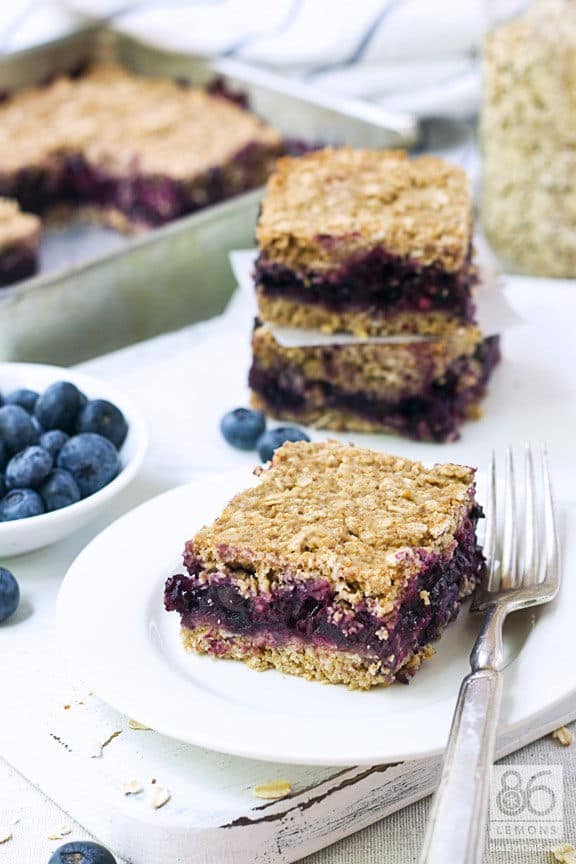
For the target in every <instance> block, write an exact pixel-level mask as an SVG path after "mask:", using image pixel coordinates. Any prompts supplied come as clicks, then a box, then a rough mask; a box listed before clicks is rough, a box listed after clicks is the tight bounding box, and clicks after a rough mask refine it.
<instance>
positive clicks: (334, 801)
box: [0, 280, 576, 864]
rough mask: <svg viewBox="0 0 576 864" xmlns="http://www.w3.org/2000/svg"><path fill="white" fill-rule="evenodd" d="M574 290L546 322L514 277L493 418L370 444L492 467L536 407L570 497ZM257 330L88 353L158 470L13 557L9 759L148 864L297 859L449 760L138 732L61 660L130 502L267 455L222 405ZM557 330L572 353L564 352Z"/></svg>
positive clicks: (241, 321)
mask: <svg viewBox="0 0 576 864" xmlns="http://www.w3.org/2000/svg"><path fill="white" fill-rule="evenodd" d="M570 289H571V290H572V291H573V286H568V285H566V284H562V283H557V284H554V283H549V284H548V285H547V288H546V291H547V293H546V298H545V303H546V309H547V311H546V320H545V323H544V324H543V323H542V314H541V312H542V305H543V303H544V296H543V294H542V285H541V284H540V285H539V284H537V283H536V282H535V281H534V280H517V281H516V282H515V284H514V285H513V286H511V297H512V299H513V300H514V302H515V303H516V302H517V303H518V304H519V306H521V311H522V313H523V314H524V315H525V317H527V318H528V324H527V325H526V326H525V327H523V328H519V329H518V330H517V331H514V332H511V333H510V334H508V336H507V339H506V343H505V352H506V354H507V359H506V361H505V365H504V367H503V368H502V370H501V372H500V373H499V375H498V378H497V379H496V381H495V384H494V388H493V392H492V395H491V397H490V399H489V400H488V404H487V408H486V411H487V414H486V419H485V420H484V421H482V422H481V423H479V424H475V425H471V426H469V427H468V428H467V429H466V431H465V433H464V438H463V440H462V441H461V442H458V443H456V444H453V445H447V446H446V447H438V446H437V445H436V446H435V445H418V444H414V443H410V442H404V441H401V440H400V439H396V438H379V439H376V438H374V437H371V438H366V439H365V440H366V441H367V442H369V443H370V444H374V443H375V442H376V443H377V445H378V446H380V447H386V448H388V449H391V450H394V451H395V452H399V453H403V454H405V455H408V456H413V455H418V456H420V457H421V458H424V459H447V460H448V459H455V460H457V459H460V460H463V461H468V462H469V463H472V464H474V463H476V464H483V463H485V462H486V457H487V455H488V453H489V451H490V449H491V447H492V446H494V445H496V446H498V445H500V444H502V443H504V442H508V441H512V442H514V441H521V440H522V438H523V437H524V436H525V434H526V432H527V421H528V418H529V422H530V434H531V436H532V437H546V438H548V440H549V441H550V445H551V450H552V453H553V456H554V465H555V468H556V471H555V480H556V486H557V489H558V490H559V492H560V497H562V498H564V499H565V500H570V498H573V496H574V493H573V490H572V485H571V484H572V482H573V477H574V475H575V472H574V467H575V456H574V449H573V442H572V440H571V430H572V429H573V428H574V423H573V420H574V416H573V412H574V409H575V405H576V398H574V397H575V395H576V394H575V393H574V386H575V385H574V378H573V374H572V373H573V367H574V362H573V352H574V348H573V345H572V344H571V342H570V340H569V339H568V329H569V327H571V326H572V324H571V323H570V321H573V320H574V317H573V316H574V312H575V311H576V309H575V308H574V307H575V306H576V294H575V293H573V294H570ZM563 330H564V331H566V332H564V333H563V332H562V331H563ZM248 333H249V322H248V320H247V318H246V315H245V314H244V313H243V310H242V309H239V308H237V307H236V308H235V309H233V310H232V312H231V313H230V314H229V315H228V316H227V318H225V319H223V320H221V321H218V322H213V323H211V324H208V325H201V326H199V327H197V328H192V329H191V330H189V331H187V332H182V333H180V334H176V335H174V336H168V337H162V338H160V339H159V340H155V342H154V343H150V344H148V345H142V346H136V347H134V348H132V349H128V350H127V351H125V352H122V353H120V354H118V355H116V356H111V357H109V358H102V359H100V360H98V361H94V362H93V363H91V364H87V365H86V367H85V368H86V369H87V370H89V371H90V372H92V373H93V374H100V375H101V376H102V377H105V378H109V379H110V380H114V383H115V384H116V386H118V387H122V388H124V389H125V390H126V393H127V395H128V394H129V395H130V396H131V398H133V399H134V400H137V401H139V402H140V404H141V406H142V408H143V410H144V411H145V413H146V415H147V416H148V418H149V420H150V424H151V431H152V446H151V451H150V454H149V457H148V459H147V462H146V466H145V469H144V471H143V473H142V476H141V478H140V479H139V480H138V481H137V483H136V484H135V485H134V486H133V487H132V489H131V490H128V491H127V492H126V493H125V495H124V497H123V499H122V500H119V501H118V502H117V504H115V507H114V510H113V511H112V510H111V511H110V512H109V513H108V514H107V515H106V518H105V519H102V520H101V521H100V523H98V524H93V525H92V526H91V527H90V528H89V529H87V530H86V531H84V532H83V533H82V534H80V535H77V536H75V537H74V538H71V539H70V540H68V541H65V542H64V543H62V544H60V545H58V546H56V547H52V548H51V549H48V550H44V551H41V552H38V553H34V554H32V555H29V556H26V557H23V558H20V559H15V560H13V561H7V562H3V563H5V564H6V565H7V566H10V567H12V569H13V570H14V571H15V573H16V574H17V575H18V577H19V579H20V582H21V585H22V589H23V601H22V604H21V608H20V610H19V612H18V614H17V616H15V618H14V619H13V621H12V622H11V623H10V624H8V625H7V626H4V627H3V628H2V629H1V631H0V657H1V658H2V681H1V683H2V690H1V710H0V748H1V755H2V756H4V758H5V759H6V760H7V761H8V762H9V763H10V764H12V765H13V766H14V767H15V768H16V769H17V770H19V771H20V772H21V773H22V774H23V775H24V776H26V777H28V778H29V779H30V780H31V781H32V782H33V783H34V784H35V785H37V786H38V787H39V788H41V789H42V790H43V791H44V792H45V793H46V794H47V795H48V796H49V797H51V798H52V799H53V800H55V801H56V802H57V803H58V804H60V805H61V806H62V807H63V809H64V810H66V811H67V812H68V813H70V815H71V816H72V817H73V818H74V819H76V820H77V821H78V822H80V823H81V824H82V825H84V826H85V827H86V828H87V829H88V830H90V831H91V832H92V833H94V834H95V835H96V836H98V837H99V839H100V840H101V841H102V842H104V843H106V844H107V845H109V846H110V847H111V848H112V849H114V850H115V851H116V852H117V853H118V854H120V855H121V856H122V857H124V858H125V859H127V860H128V861H131V862H134V864H151V862H153V861H157V860H162V862H163V864H178V862H184V861H186V862H187V864H196V862H198V864H200V862H203V864H204V862H206V864H208V862H215V861H218V862H232V861H234V862H235V864H241V862H246V864H248V862H257V864H272V862H288V861H293V860H296V859H297V858H300V857H302V856H303V855H305V854H308V853H310V852H312V851H314V850H316V849H319V848H321V847H323V846H325V845H327V844H329V843H331V842H334V841H335V840H337V839H339V838H340V837H343V836H345V835H347V834H349V833H352V832H353V831H356V830H359V829H361V828H363V827H365V826H366V825H368V824H370V823H371V822H374V821H375V820H377V819H379V818H381V817H382V816H384V815H386V814H387V813H390V812H393V811H394V810H396V809H398V808H399V807H401V806H403V805H405V804H407V803H409V802H410V801H412V800H416V799H417V798H419V797H423V796H424V795H426V794H427V793H428V792H429V791H430V790H431V789H432V787H433V785H434V779H435V776H436V772H437V768H438V766H437V764H436V762H435V761H434V760H432V761H426V762H419V763H412V764H405V765H396V766H389V767H383V766H375V767H373V768H371V769H355V768H350V769H349V770H345V771H341V770H336V769H318V768H306V767H301V768H298V767H296V768H295V767H293V766H292V767H289V766H280V765H278V766H276V765H270V764H264V763H257V762H249V761H245V760H240V759H235V758H232V757H226V756H220V755H217V754H211V753H208V752H206V751H202V750H199V749H197V748H194V747H190V746H187V745H182V744H179V743H178V742H173V741H169V740H168V739H165V738H162V737H161V736H159V735H157V734H156V733H154V732H150V731H146V732H145V731H136V730H132V729H130V727H129V726H128V720H127V718H125V717H121V716H119V715H118V714H117V713H116V712H115V711H114V710H113V709H110V708H108V707H107V706H105V705H103V704H102V703H100V702H99V700H97V699H96V697H94V696H90V695H88V694H87V693H85V691H84V690H83V689H82V687H81V686H80V687H78V686H76V685H74V684H73V683H72V682H71V681H70V680H69V678H68V675H67V671H66V669H65V668H64V666H63V663H62V660H61V659H60V657H59V656H58V653H57V650H56V647H55V639H54V629H53V628H54V615H53V612H54V604H55V598H56V594H57V590H58V585H59V582H60V580H61V578H62V576H63V574H64V572H65V570H66V568H67V566H68V565H69V563H70V562H71V561H72V560H73V558H74V557H75V555H76V554H77V552H78V551H79V550H80V549H81V548H82V546H83V545H84V544H85V543H86V541H87V540H88V539H89V538H90V537H91V536H93V535H94V534H96V533H97V531H99V530H100V529H101V528H102V527H104V524H106V523H107V522H109V521H111V520H112V519H114V518H115V517H116V516H117V515H119V513H121V512H123V511H125V510H126V509H128V508H129V507H131V506H133V505H134V504H135V503H137V502H139V501H142V500H145V499H146V498H148V497H150V496H151V495H153V494H156V493H157V492H160V491H162V490H163V489H165V488H169V487H170V486H172V485H174V484H176V483H181V482H184V481H186V480H190V479H193V477H194V475H195V473H196V472H198V471H199V470H213V469H218V468H228V467H233V466H235V465H236V466H237V465H238V464H241V463H242V462H244V463H250V462H252V461H253V455H252V454H241V453H238V452H236V451H233V450H231V449H229V448H227V447H226V445H225V444H224V443H223V442H222V441H221V440H220V438H219V433H218V431H217V430H218V421H219V419H220V416H221V415H222V413H224V411H225V410H227V409H229V408H231V407H235V406H236V405H238V404H242V403H243V402H245V401H246V391H245V384H244V380H245V372H246V366H247V360H248ZM556 338H557V339H558V344H562V345H563V347H562V348H559V349H556V342H555V339H556ZM562 351H564V352H566V354H565V356H563V355H562V353H561V352H562ZM570 357H572V361H571V362H570ZM320 434H321V433H320ZM356 437H357V438H358V440H360V439H361V438H362V436H356ZM560 468H562V469H563V470H559V469H560ZM159 530H161V526H159ZM95 578H97V575H95ZM111 602H112V601H111ZM105 638H106V622H105V621H103V622H102V639H105ZM5 658H10V659H9V662H6V660H5ZM121 659H122V658H118V662H121ZM539 686H545V682H544V683H543V684H541V685H539ZM158 698H162V694H161V693H159V694H158ZM81 703H83V704H81ZM65 705H70V708H68V709H65V708H64V706H65ZM574 716H576V702H572V703H571V704H569V703H565V704H563V705H560V706H556V707H555V709H554V711H551V712H549V713H548V714H547V715H546V716H543V717H541V718H540V722H539V723H538V724H536V725H534V726H533V727H532V728H531V729H517V730H515V731H514V734H513V735H512V736H510V737H509V738H508V739H507V740H504V741H501V742H500V752H501V753H504V752H510V751H512V750H514V749H517V748H519V747H521V746H523V745H524V744H525V743H527V742H528V741H530V740H533V739H534V738H536V737H539V736H540V735H542V734H545V733H546V732H547V731H549V730H551V729H553V728H555V727H556V726H558V725H560V724H561V723H563V722H565V721H567V720H568V719H569V718H571V717H574ZM190 722H191V723H193V722H194V718H193V717H191V718H190ZM262 722H266V719H265V717H263V719H262ZM113 732H120V734H119V735H117V736H116V737H115V738H114V739H113V740H112V741H111V742H110V743H109V744H108V745H107V746H106V747H104V749H103V751H102V756H101V757H100V758H91V756H90V752H91V750H92V749H93V743H94V742H93V739H94V738H96V739H99V740H100V741H102V740H104V739H105V738H107V737H108V736H109V735H110V734H112V733H113ZM351 734H354V733H351ZM358 734H360V733H358ZM342 746H343V748H345V746H346V742H345V741H343V742H342ZM133 777H135V778H137V779H138V780H140V782H141V783H142V784H143V785H144V786H145V787H146V788H147V789H149V786H150V783H151V780H152V779H153V778H154V779H156V781H157V783H158V784H161V785H163V786H166V787H167V788H169V789H170V791H171V795H172V797H171V800H170V801H169V803H168V804H167V805H166V806H165V807H164V808H162V809H161V810H153V809H152V808H151V807H150V805H149V804H148V802H147V797H146V794H145V793H143V794H142V795H138V796H133V797H129V798H126V797H124V796H123V795H122V793H121V790H120V787H121V785H122V784H123V783H125V782H127V781H128V780H130V779H132V778H133ZM276 778H282V779H286V780H288V781H290V782H291V783H292V784H293V788H294V794H293V796H292V797H291V798H290V799H287V800H285V801H281V802H275V803H266V802H262V801H260V800H258V799H256V798H255V797H254V796H253V791H252V790H253V787H254V786H255V785H257V784H260V783H264V782H267V781H269V780H272V779H276ZM6 848H7V847H6ZM7 860H10V859H9V858H8V859H7Z"/></svg>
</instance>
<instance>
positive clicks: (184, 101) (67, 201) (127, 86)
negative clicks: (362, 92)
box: [0, 64, 281, 227]
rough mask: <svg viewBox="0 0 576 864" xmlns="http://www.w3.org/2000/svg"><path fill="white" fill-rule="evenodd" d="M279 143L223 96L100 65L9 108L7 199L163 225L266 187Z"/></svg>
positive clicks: (0, 136) (0, 172) (25, 94)
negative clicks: (83, 209) (92, 210)
mask: <svg viewBox="0 0 576 864" xmlns="http://www.w3.org/2000/svg"><path fill="white" fill-rule="evenodd" d="M280 152H281V138H280V135H279V134H278V133H277V132H276V131H275V130H273V129H272V128H271V127H269V126H267V125H266V124H264V123H262V122H261V121H260V120H259V119H258V118H257V117H256V116H255V115H254V114H252V113H251V112H250V111H248V110H246V108H244V107H242V106H241V105H238V104H235V102H234V101H232V100H231V99H227V98H224V97H223V96H222V95H221V94H219V93H209V92H207V91H206V90H203V89H200V88H196V87H191V86H185V85H182V84H181V83H178V82H176V81H173V80H171V79H169V78H144V77H141V76H137V75H134V74H132V73H130V72H129V71H128V70H126V69H123V68H122V67H121V66H118V65H114V64H97V65H95V66H93V67H91V68H90V69H88V70H87V71H86V72H85V73H84V74H82V75H80V76H77V77H72V76H69V75H62V76H60V77H58V78H56V79H55V80H54V81H52V82H51V83H49V84H47V85H45V86H38V87H32V88H29V89H27V90H21V91H19V92H16V93H14V94H12V95H10V96H9V97H8V98H7V99H5V100H4V101H3V102H2V104H1V105H0V194H2V195H5V196H8V197H11V198H16V199H17V200H18V201H19V202H20V204H21V205H22V206H23V207H25V208H26V209H30V210H32V211H34V212H38V213H43V212H44V211H46V210H47V209H48V208H52V207H54V206H55V205H59V206H61V205H71V206H72V207H78V206H82V207H92V208H95V210H96V211H97V212H98V214H100V215H101V216H102V215H105V214H106V213H107V212H109V213H110V214H115V215H116V221H115V223H114V224H116V225H117V226H118V227H129V226H130V225H158V224H162V223H164V222H167V221H169V220H171V219H174V218H176V217H178V216H182V215H184V214H186V213H190V212H192V211H194V210H197V209H199V208H200V207H204V206H205V205H207V204H213V203H215V202H217V201H222V200H224V199H225V198H229V197H231V196H232V195H236V194H238V193H239V192H243V191H245V190H247V189H252V188H255V187H257V186H259V185H260V184H262V183H263V182H264V181H265V179H266V177H267V176H268V174H269V171H270V169H271V167H272V164H273V162H274V159H275V158H276V156H278V155H279V153H280Z"/></svg>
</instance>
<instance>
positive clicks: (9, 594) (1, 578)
mask: <svg viewBox="0 0 576 864" xmlns="http://www.w3.org/2000/svg"><path fill="white" fill-rule="evenodd" d="M19 603H20V588H19V587H18V582H17V581H16V579H15V578H14V576H13V575H12V573H11V572H10V570H6V568H5V567H0V624H1V623H2V621H6V619H7V618H9V617H10V616H11V615H13V614H14V612H15V611H16V609H17V608H18V604H19Z"/></svg>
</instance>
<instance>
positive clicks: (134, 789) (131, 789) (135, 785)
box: [120, 780, 143, 795]
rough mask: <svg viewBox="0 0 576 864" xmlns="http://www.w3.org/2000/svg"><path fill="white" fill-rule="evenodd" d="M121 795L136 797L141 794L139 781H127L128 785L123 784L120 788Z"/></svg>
mask: <svg viewBox="0 0 576 864" xmlns="http://www.w3.org/2000/svg"><path fill="white" fill-rule="evenodd" d="M120 788H121V789H122V794H123V795H137V794H138V793H139V792H142V788H143V787H142V784H141V783H140V781H139V780H129V781H128V783H123V784H122V786H121V787H120Z"/></svg>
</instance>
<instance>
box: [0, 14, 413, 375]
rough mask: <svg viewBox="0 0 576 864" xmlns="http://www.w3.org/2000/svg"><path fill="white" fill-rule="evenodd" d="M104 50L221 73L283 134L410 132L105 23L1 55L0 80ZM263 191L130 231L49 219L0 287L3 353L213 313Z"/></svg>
mask: <svg viewBox="0 0 576 864" xmlns="http://www.w3.org/2000/svg"><path fill="white" fill-rule="evenodd" d="M103 57H108V58H110V57H112V58H115V59H118V60H119V61H120V62H121V63H123V64H124V65H126V66H127V67H128V68H130V69H132V70H134V71H135V72H138V73H139V74H143V75H169V76H173V77H177V78H183V79H187V80H189V81H191V82H192V83H195V84H203V83H205V82H207V81H209V80H210V79H211V78H213V77H214V75H215V74H216V75H222V76H224V77H225V79H226V81H227V83H229V84H230V85H231V86H232V87H239V88H241V89H242V90H244V91H245V92H246V93H247V95H248V97H249V99H250V104H251V107H252V108H253V110H255V111H256V113H258V114H259V115H260V116H261V117H262V118H263V119H265V120H267V121H268V122H269V123H270V124H271V125H273V126H275V127H276V128H277V129H279V130H280V131H281V132H282V133H283V134H284V135H286V136H289V137H293V138H297V139H304V140H309V141H320V140H321V141H323V142H325V143H341V144H344V143H345V144H350V145H351V146H359V145H363V146H368V147H390V146H392V147H396V146H409V145H411V144H412V143H413V142H414V140H415V136H416V125H415V121H414V119H413V118H412V117H410V116H406V115H401V114H391V113H390V112H387V111H385V110H383V109H380V108H379V107H378V106H376V105H370V104H368V103H363V102H360V101H356V100H338V99H332V98H330V97H328V96H326V95H325V94H321V93H318V91H316V90H314V89H312V88H309V87H307V86H306V85H302V84H299V83H295V82H292V81H289V80H286V79H284V78H282V77H280V76H278V75H275V74H273V73H268V72H263V71H260V70H256V69H254V68H251V67H248V66H246V65H244V64H242V63H238V62H235V61H232V60H227V59H226V60H218V61H214V62H211V61H209V60H207V59H206V58H198V57H193V56H192V57H191V56H188V55H182V54H174V53H168V52H164V51H158V50H156V49H154V48H151V47H149V46H147V45H144V44H143V43H140V42H138V41H137V40H135V39H132V38H129V37H126V36H122V35H119V34H113V33H111V32H110V31H108V30H107V29H106V28H105V27H93V28H90V29H87V30H83V31H81V32H78V33H76V34H74V35H72V36H67V37H65V38H63V39H59V40H56V41H54V42H51V43H48V44H46V45H43V46H41V47H38V48H34V49H29V50H26V51H21V52H18V53H15V54H12V55H10V56H7V57H4V58H2V59H1V60H0V91H4V92H5V91H13V90H15V89H19V88H21V87H25V86H28V85H31V84H34V83H39V82H42V81H45V80H47V79H49V78H50V77H51V76H53V75H55V74H57V73H61V72H65V71H70V70H73V69H77V68H78V67H80V66H81V65H83V64H85V63H86V62H89V61H93V60H96V59H101V58H103ZM223 134H225V130H223ZM260 197H261V190H256V191H254V192H250V193H247V194H244V195H241V196H238V197H237V198H234V199H232V200H230V201H227V202H225V203H223V204H218V205H215V206H212V207H208V208H206V209H205V210H202V211H199V212H198V213H195V214H192V215H190V216H186V217H184V218H182V219H178V220H176V221H174V222H172V223H170V224H169V225H166V226H164V227H161V228H155V229H152V230H150V231H148V232H146V233H145V234H142V235H140V236H138V237H126V236H122V235H120V234H116V233H115V232H113V231H111V230H109V229H105V228H98V227H94V226H82V225H70V226H67V227H59V228H50V227H49V226H48V227H46V228H45V231H44V238H43V241H42V249H41V267H40V274H39V275H38V276H35V277H34V278H32V279H27V280H24V281H22V282H20V283H18V284H16V285H13V286H10V287H8V288H4V289H2V290H1V292H0V360H20V361H22V360H26V361H36V362H45V363H59V364H63V365H68V364H72V363H77V362H80V361H82V360H85V359H88V358H89V357H93V356H95V355H98V354H102V353H105V352H108V351H112V350H114V349H116V348H120V347H122V346H124V345H128V344H131V343H133V342H137V341H140V340H142V339H147V338H149V337H151V336H154V335H156V334H159V333H163V332H166V331H169V330H174V329H177V328H180V327H182V326H185V325H186V324H190V323H193V322H195V321H199V320H202V319H205V318H209V317H211V316H212V315H216V314H218V313H219V312H220V311H221V310H222V309H223V308H224V305H225V303H226V301H227V299H228V298H229V296H230V294H231V292H232V290H233V287H234V285H233V278H232V274H231V272H230V269H229V266H228V258H227V253H228V252H229V251H230V250H231V249H234V248H242V247H245V246H249V245H252V244H253V235H254V226H255V222H256V217H257V212H258V206H259V200H260Z"/></svg>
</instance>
